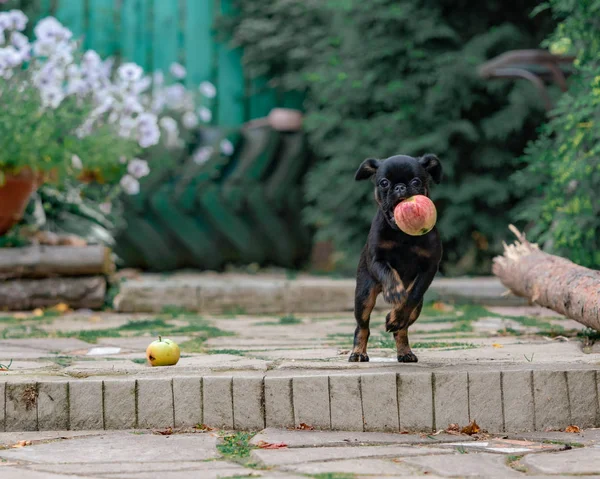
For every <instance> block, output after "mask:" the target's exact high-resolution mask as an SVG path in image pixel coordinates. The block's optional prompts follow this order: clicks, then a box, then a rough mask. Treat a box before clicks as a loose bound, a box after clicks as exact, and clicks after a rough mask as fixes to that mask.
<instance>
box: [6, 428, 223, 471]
mask: <svg viewBox="0 0 600 479" xmlns="http://www.w3.org/2000/svg"><path fill="white" fill-rule="evenodd" d="M216 442H217V438H216V437H214V436H211V435H210V434H191V435H173V436H160V435H153V434H142V435H135V434H131V433H123V434H121V435H116V434H111V435H107V436H104V435H103V436H93V437H84V438H80V439H77V440H69V441H58V442H51V443H47V444H38V445H35V446H29V447H23V448H18V449H8V450H4V451H0V458H4V459H7V460H9V461H27V462H31V463H43V464H74V463H82V462H83V463H87V464H95V463H105V462H107V458H110V460H111V462H115V463H119V462H123V463H138V464H140V463H146V462H173V463H176V462H179V461H203V460H206V459H211V458H215V457H217V451H216ZM163 448H168V450H169V454H168V455H163V454H160V451H161V450H163ZM161 459H162V460H161Z"/></svg>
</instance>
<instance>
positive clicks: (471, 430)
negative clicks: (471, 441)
mask: <svg viewBox="0 0 600 479" xmlns="http://www.w3.org/2000/svg"><path fill="white" fill-rule="evenodd" d="M479 431H481V428H480V427H479V425H478V424H477V423H476V422H475V419H473V420H472V421H471V424H469V425H468V426H465V427H463V428H462V429H461V430H460V432H461V433H463V434H468V435H469V436H472V435H473V434H477V433H478V432H479Z"/></svg>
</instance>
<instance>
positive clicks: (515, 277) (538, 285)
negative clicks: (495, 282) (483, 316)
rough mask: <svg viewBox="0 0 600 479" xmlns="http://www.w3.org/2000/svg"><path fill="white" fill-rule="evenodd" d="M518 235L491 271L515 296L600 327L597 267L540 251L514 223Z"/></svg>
mask: <svg viewBox="0 0 600 479" xmlns="http://www.w3.org/2000/svg"><path fill="white" fill-rule="evenodd" d="M509 228H510V229H511V231H512V232H513V233H515V235H516V236H517V241H516V242H515V243H514V244H512V245H506V244H505V245H504V254H503V255H502V256H497V257H496V258H494V264H493V267H492V271H493V272H494V274H495V275H496V276H498V277H499V278H500V281H502V284H504V286H506V287H507V288H509V289H510V290H511V291H512V292H513V293H514V294H516V295H517V296H522V297H525V298H528V299H529V300H530V302H532V303H535V304H539V305H540V306H544V307H546V308H550V309H552V310H554V311H556V312H557V313H560V314H564V315H565V316H567V317H569V318H571V319H574V320H575V321H578V322H580V323H581V324H584V325H585V326H588V327H590V328H593V329H596V330H598V331H600V271H595V270H591V269H588V268H584V267H583V266H579V265H577V264H575V263H573V262H571V261H569V260H568V259H565V258H561V257H559V256H554V255H551V254H548V253H544V252H543V251H540V249H539V248H538V246H537V245H536V244H533V243H530V242H529V241H527V239H526V238H525V235H524V234H522V233H520V232H519V231H518V230H517V229H516V228H515V227H514V226H512V225H511V226H510V227H509Z"/></svg>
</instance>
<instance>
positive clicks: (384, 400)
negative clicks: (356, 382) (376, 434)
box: [360, 373, 400, 432]
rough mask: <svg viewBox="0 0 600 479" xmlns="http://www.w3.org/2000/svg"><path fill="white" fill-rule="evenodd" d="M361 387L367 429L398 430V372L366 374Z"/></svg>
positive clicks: (362, 377)
mask: <svg viewBox="0 0 600 479" xmlns="http://www.w3.org/2000/svg"><path fill="white" fill-rule="evenodd" d="M360 386H361V387H360V388H361V393H362V400H363V408H362V411H363V417H364V421H365V429H366V430H369V431H384V432H391V431H398V430H399V428H400V423H399V420H398V376H397V374H396V373H384V374H365V375H363V376H361V382H360Z"/></svg>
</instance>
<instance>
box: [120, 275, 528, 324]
mask: <svg viewBox="0 0 600 479" xmlns="http://www.w3.org/2000/svg"><path fill="white" fill-rule="evenodd" d="M354 288H355V281H354V280H353V279H331V278H324V277H315V276H306V275H303V276H299V277H298V278H295V279H288V278H286V277H285V276H282V275H281V276H278V275H240V274H215V273H179V274H175V275H172V276H160V275H152V274H147V275H142V276H140V277H138V278H135V279H131V280H128V281H126V282H124V283H123V284H122V285H121V290H120V292H119V294H118V295H117V297H116V299H115V308H116V310H117V311H119V312H124V313H133V312H160V311H161V310H163V309H164V308H165V307H167V306H177V307H181V308H185V309H188V310H190V311H198V312H200V313H205V314H221V313H231V312H243V313H247V314H291V313H296V314H298V313H311V312H332V311H336V312H339V311H351V310H352V309H353V307H354ZM505 291H506V288H505V287H504V286H503V285H502V284H501V283H500V281H499V280H498V279H497V278H495V277H477V278H438V279H436V280H434V282H433V284H432V285H431V287H430V289H429V291H428V292H427V295H426V299H427V300H436V301H445V302H457V303H461V302H463V303H471V304H474V303H476V304H486V305H489V306H517V305H524V304H526V301H525V300H524V299H523V298H518V297H515V296H506V295H504V293H505ZM376 308H377V309H386V308H388V306H387V305H386V304H385V303H384V301H383V299H382V298H381V296H380V297H379V298H378V301H377V306H376Z"/></svg>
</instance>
